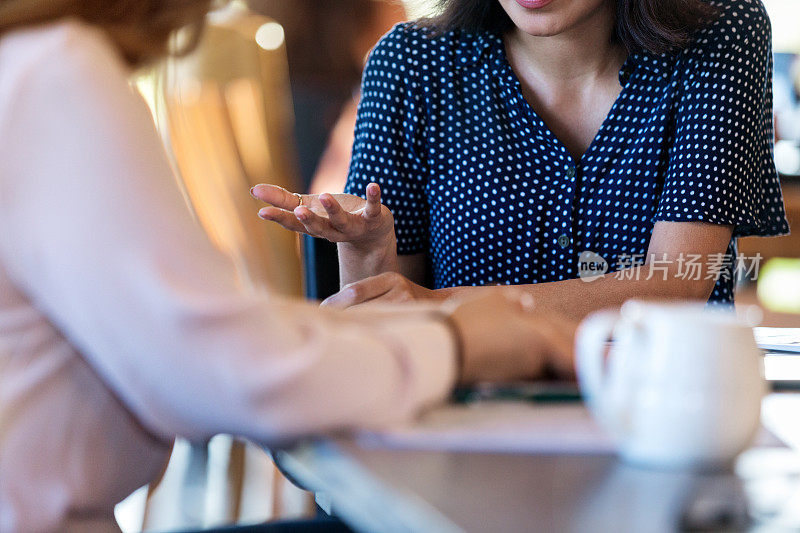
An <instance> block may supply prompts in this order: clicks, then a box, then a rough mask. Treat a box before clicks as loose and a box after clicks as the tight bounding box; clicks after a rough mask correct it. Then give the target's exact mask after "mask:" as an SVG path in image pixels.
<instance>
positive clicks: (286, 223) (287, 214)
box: [258, 207, 308, 233]
mask: <svg viewBox="0 0 800 533" xmlns="http://www.w3.org/2000/svg"><path fill="white" fill-rule="evenodd" d="M258 216H259V217H260V218H262V219H264V220H269V221H272V222H276V223H277V224H280V225H281V226H283V227H284V228H286V229H288V230H291V231H296V232H298V233H308V231H307V230H306V228H305V226H303V224H302V223H301V222H300V221H299V220H298V219H297V217H296V216H295V214H294V213H293V212H291V211H284V210H283V209H279V208H277V207H264V208H262V209H261V210H259V212H258Z"/></svg>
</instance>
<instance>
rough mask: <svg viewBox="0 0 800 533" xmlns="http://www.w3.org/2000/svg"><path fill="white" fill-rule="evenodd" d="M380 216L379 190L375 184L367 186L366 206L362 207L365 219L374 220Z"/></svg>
mask: <svg viewBox="0 0 800 533" xmlns="http://www.w3.org/2000/svg"><path fill="white" fill-rule="evenodd" d="M380 215H381V188H380V186H379V185H378V184H377V183H370V184H369V185H367V204H366V206H365V207H364V216H365V217H366V218H376V217H379V216H380Z"/></svg>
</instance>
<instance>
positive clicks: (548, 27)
mask: <svg viewBox="0 0 800 533" xmlns="http://www.w3.org/2000/svg"><path fill="white" fill-rule="evenodd" d="M525 18H527V19H529V20H525V19H522V20H514V26H516V29H517V31H519V32H521V33H523V34H526V35H530V36H531V37H554V36H556V35H559V34H561V33H563V32H564V31H565V29H566V28H564V24H562V23H561V22H560V21H558V20H546V19H548V18H550V17H545V16H541V15H536V16H531V15H528V16H527V17H525ZM534 19H535V20H534Z"/></svg>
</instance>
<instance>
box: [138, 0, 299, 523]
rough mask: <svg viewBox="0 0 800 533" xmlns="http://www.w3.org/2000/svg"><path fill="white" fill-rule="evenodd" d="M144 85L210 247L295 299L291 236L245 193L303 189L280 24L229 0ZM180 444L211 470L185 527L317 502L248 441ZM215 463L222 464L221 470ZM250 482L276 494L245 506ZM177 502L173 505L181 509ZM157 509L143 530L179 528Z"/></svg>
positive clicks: (246, 278) (244, 276)
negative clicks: (272, 187) (262, 187)
mask: <svg viewBox="0 0 800 533" xmlns="http://www.w3.org/2000/svg"><path fill="white" fill-rule="evenodd" d="M139 86H140V88H142V92H143V94H144V96H145V98H146V99H147V100H148V101H149V103H150V105H151V108H152V110H153V114H154V117H155V120H156V123H157V125H158V127H159V131H160V132H161V134H162V136H163V138H164V141H165V143H166V145H167V147H168V152H169V153H170V155H171V157H172V160H173V164H174V167H175V170H176V174H177V175H178V176H179V178H180V179H179V184H180V186H181V187H182V189H183V191H184V192H185V196H186V199H187V203H188V205H189V207H190V208H191V210H192V212H193V213H194V214H195V216H196V218H197V220H198V222H199V223H200V224H201V225H202V227H203V228H204V230H205V231H206V232H207V234H208V235H209V237H210V238H211V240H212V241H213V242H214V243H215V245H216V246H217V247H219V249H220V250H222V251H223V252H224V253H226V254H227V255H228V256H229V257H231V259H232V260H233V261H234V263H235V265H236V267H237V270H238V274H239V277H240V280H241V283H242V286H243V287H244V288H245V289H247V290H253V291H259V290H265V289H267V288H269V289H270V290H271V291H274V292H278V293H281V294H285V295H292V296H302V294H303V288H302V269H301V260H300V256H299V252H298V240H297V237H296V235H295V234H293V233H291V232H288V231H286V230H284V229H282V228H280V227H279V226H277V225H275V224H267V223H264V222H263V221H261V220H260V219H258V217H257V214H256V213H257V210H258V203H257V202H256V201H255V200H254V199H252V198H251V196H250V194H249V190H250V188H251V187H252V186H253V185H256V184H257V183H264V182H266V183H273V184H277V185H280V186H282V187H285V188H287V189H289V190H298V189H299V179H298V172H297V165H296V161H295V155H294V154H295V149H294V146H293V141H292V139H293V132H292V127H293V120H294V119H293V113H292V103H291V96H290V91H289V78H288V68H287V61H286V52H285V48H284V43H283V30H282V28H281V27H280V25H278V24H277V23H275V22H274V21H272V20H270V19H267V18H265V17H261V16H258V15H254V14H252V13H250V12H248V11H247V10H246V9H244V8H243V7H241V6H240V5H237V4H234V5H230V6H228V7H227V8H225V9H224V10H222V11H218V12H214V13H212V14H210V15H209V25H208V28H207V30H206V32H205V33H204V35H203V37H202V41H201V42H200V44H199V47H198V48H197V50H196V51H194V52H193V53H192V54H190V55H189V56H187V57H183V58H177V59H171V60H169V61H168V62H167V63H166V64H164V65H162V66H160V67H159V68H158V69H156V71H154V72H153V73H150V74H149V75H147V76H145V77H143V78H142V79H141V80H139ZM181 449H182V450H183V451H182V453H181V454H180V455H181V457H183V458H184V464H194V465H195V466H196V465H197V464H198V463H200V464H205V465H206V466H205V469H206V471H205V472H201V474H202V475H201V476H200V477H201V478H202V481H201V482H200V483H201V484H202V483H204V484H205V485H204V486H203V487H201V488H202V489H203V491H204V493H205V501H199V502H198V501H194V502H193V505H195V506H202V507H203V509H204V511H203V513H201V514H202V515H203V516H202V517H201V518H199V519H198V518H197V516H196V515H197V513H194V515H195V517H194V518H195V519H196V520H199V521H200V522H201V523H196V522H195V523H188V522H187V523H183V524H181V525H182V527H192V526H194V527H197V526H214V525H218V524H224V523H233V522H239V521H242V520H250V521H256V520H263V519H265V518H269V517H272V518H283V517H287V516H298V515H304V514H307V513H308V512H309V511H310V509H312V508H313V499H310V497H309V496H308V495H303V494H297V493H296V492H295V493H292V492H291V491H292V489H290V488H288V487H287V483H285V482H284V480H283V477H282V476H281V475H280V474H279V473H278V472H277V471H276V470H275V469H274V467H273V466H272V463H271V462H269V459H268V457H267V456H266V454H263V452H261V451H260V450H259V449H257V448H255V447H253V446H252V445H248V444H246V443H244V442H240V441H236V440H233V439H230V438H229V437H215V439H214V441H212V446H210V447H209V448H208V449H204V448H202V447H201V448H198V447H197V446H194V447H190V448H189V449H188V450H187V448H186V446H182V447H181ZM198 456H200V460H199V461H198V459H197V457H198ZM186 457H189V459H186ZM214 463H215V464H217V465H219V464H220V463H222V464H224V466H223V467H222V469H223V471H222V472H220V468H219V467H215V466H214ZM265 465H268V466H265ZM170 468H172V465H170ZM170 468H168V469H167V473H166V476H167V477H169V476H170V472H171V471H170ZM215 468H216V470H215ZM185 470H186V469H185V468H184V469H183V470H181V469H180V468H177V469H173V471H175V472H179V473H176V474H174V475H173V477H175V476H178V477H180V478H181V479H189V478H192V479H195V480H197V478H198V475H197V472H195V473H194V474H192V475H189V474H187V473H186V471H185ZM265 477H267V478H271V479H265ZM179 484H180V483H179ZM265 484H266V489H265ZM165 485H170V483H165ZM245 485H249V486H251V487H254V486H258V487H260V488H261V491H262V492H263V491H264V490H267V491H268V492H269V491H271V493H272V494H271V497H272V498H271V501H269V500H268V499H267V498H264V500H265V501H263V502H261V506H262V508H260V509H258V508H257V507H258V504H257V503H256V504H255V507H253V506H251V509H247V507H248V505H247V499H246V497H245V499H243V494H244V493H245V491H244V489H245ZM171 486H173V487H174V486H175V483H174V482H173V483H171ZM270 487H271V490H270ZM195 488H196V487H195ZM157 497H158V491H157V490H156V492H155V493H154V492H153V491H152V490H151V499H153V498H157ZM170 499H171V500H175V499H176V498H175V497H173V498H170ZM181 499H182V498H181V497H180V496H178V497H177V500H178V501H171V502H170V504H175V505H176V506H177V507H180V504H181ZM197 499H198V498H197V497H195V498H194V500H197ZM293 502H294V503H293ZM251 503H252V502H251ZM150 507H151V509H152V508H160V509H162V510H163V509H165V508H169V507H171V505H163V504H162V505H159V504H158V502H154V505H151V506H150ZM253 508H255V511H254V510H253ZM155 514H157V513H155V512H150V513H145V519H144V522H145V524H144V526H145V527H144V528H145V529H147V528H153V527H155V528H159V529H163V528H164V526H165V525H168V526H170V527H174V526H175V525H178V523H179V522H180V520H181V519H182V518H184V517H181V516H178V517H174V516H173V517H171V518H168V519H167V520H166V521H165V520H161V521H160V523H159V520H158V518H157V517H156V516H155ZM165 522H166V524H165Z"/></svg>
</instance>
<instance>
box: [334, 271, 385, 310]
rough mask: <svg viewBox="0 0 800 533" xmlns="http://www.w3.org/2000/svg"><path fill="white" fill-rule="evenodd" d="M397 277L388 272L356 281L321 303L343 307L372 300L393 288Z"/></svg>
mask: <svg viewBox="0 0 800 533" xmlns="http://www.w3.org/2000/svg"><path fill="white" fill-rule="evenodd" d="M397 277H399V275H398V274H395V273H394V272H388V273H385V274H379V275H377V276H373V277H371V278H367V279H362V280H361V281H356V282H355V283H351V284H350V285H347V286H346V287H345V288H343V289H342V290H341V291H339V292H338V293H336V294H334V295H333V296H331V297H330V298H328V299H327V300H325V301H324V302H322V305H324V306H330V307H338V308H341V309H345V308H347V307H353V306H354V305H359V304H362V303H365V302H368V301H370V300H374V299H376V298H379V297H381V296H383V295H384V294H386V293H388V292H389V291H391V290H392V289H394V288H395V286H396V285H397Z"/></svg>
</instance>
